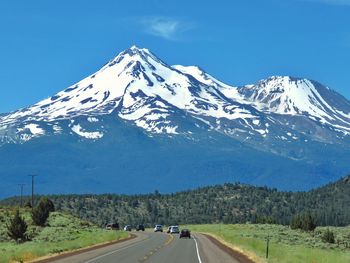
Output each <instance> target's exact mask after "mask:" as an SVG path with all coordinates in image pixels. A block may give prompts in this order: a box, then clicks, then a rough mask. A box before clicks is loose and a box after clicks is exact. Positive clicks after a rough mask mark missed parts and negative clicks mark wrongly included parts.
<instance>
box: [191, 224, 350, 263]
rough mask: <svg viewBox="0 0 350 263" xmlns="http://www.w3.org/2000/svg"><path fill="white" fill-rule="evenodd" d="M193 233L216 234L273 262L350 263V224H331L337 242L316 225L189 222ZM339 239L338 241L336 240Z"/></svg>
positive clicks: (262, 260) (324, 228)
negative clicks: (304, 227) (328, 239)
mask: <svg viewBox="0 0 350 263" xmlns="http://www.w3.org/2000/svg"><path fill="white" fill-rule="evenodd" d="M186 227H188V228H190V229H191V230H192V231H194V232H206V233H210V234H214V235H215V236H217V237H219V238H221V239H223V240H224V241H226V242H228V243H230V244H233V245H234V246H236V247H239V248H241V249H242V250H243V251H246V252H248V253H249V252H252V253H253V254H255V255H256V256H257V257H258V258H260V259H261V260H260V261H261V262H271V263H299V262H300V263H349V262H350V248H346V244H345V242H347V243H348V246H349V245H350V226H348V227H329V229H330V230H332V231H333V232H334V233H335V236H336V243H335V244H329V243H325V242H323V241H322V239H321V236H322V234H323V232H324V231H326V229H327V228H326V227H317V228H316V230H315V231H314V232H302V231H299V230H291V229H290V228H289V227H287V226H280V225H267V224H266V225H253V224H235V225H221V224H217V225H190V226H186ZM267 236H269V237H270V246H269V259H265V254H266V238H267ZM338 241H339V244H337V242H338Z"/></svg>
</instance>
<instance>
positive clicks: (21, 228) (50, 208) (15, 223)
mask: <svg viewBox="0 0 350 263" xmlns="http://www.w3.org/2000/svg"><path fill="white" fill-rule="evenodd" d="M54 211H55V206H54V204H53V202H52V201H51V200H50V199H48V198H47V197H43V198H41V200H40V202H39V204H38V205H37V206H36V207H35V208H33V210H32V214H31V217H32V220H33V223H34V225H37V226H42V227H43V226H45V224H46V221H47V219H48V218H49V215H50V212H54ZM27 228H28V225H27V223H26V221H25V220H24V218H23V217H21V215H20V213H19V210H18V209H17V210H16V212H15V214H14V217H13V218H12V219H11V220H10V222H9V224H8V225H7V235H8V236H9V237H10V238H11V239H13V240H15V241H16V242H18V243H21V242H24V241H27V240H28V236H27V234H26V232H27Z"/></svg>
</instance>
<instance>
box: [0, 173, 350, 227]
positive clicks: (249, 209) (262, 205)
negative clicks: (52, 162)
mask: <svg viewBox="0 0 350 263" xmlns="http://www.w3.org/2000/svg"><path fill="white" fill-rule="evenodd" d="M349 193H350V176H346V177H344V178H342V179H340V180H338V181H337V182H335V183H331V184H328V185H325V186H323V187H320V188H317V189H314V190H311V191H308V192H280V191H277V190H276V189H271V188H267V187H254V186H249V185H245V184H239V183H236V184H224V185H216V186H210V187H204V188H199V189H196V190H190V191H183V192H178V193H174V194H160V193H159V192H157V191H156V192H155V193H152V194H145V195H116V194H103V195H51V196H49V198H50V199H51V200H53V201H54V203H55V206H56V208H57V209H59V210H63V211H69V212H72V213H74V214H76V215H78V216H79V217H81V218H83V219H86V220H90V221H92V222H95V223H97V224H99V225H103V224H105V223H107V222H110V221H117V222H119V223H121V224H134V225H135V224H138V223H144V224H148V225H153V224H154V223H162V224H189V223H190V224H196V223H219V222H223V223H245V222H252V223H255V222H258V223H261V222H275V223H279V224H289V222H290V220H291V218H292V217H293V216H294V215H296V214H298V213H303V212H307V211H310V212H311V213H312V214H313V215H314V216H315V218H316V220H317V224H318V225H334V226H345V225H349V224H350V194H349ZM18 203H19V198H18V197H12V198H8V199H4V200H2V201H1V202H0V204H2V205H18Z"/></svg>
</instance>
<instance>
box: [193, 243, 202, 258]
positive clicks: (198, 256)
mask: <svg viewBox="0 0 350 263" xmlns="http://www.w3.org/2000/svg"><path fill="white" fill-rule="evenodd" d="M193 239H194V242H195V243H196V251H197V258H198V262H199V263H202V260H201V256H200V255H199V249H198V243H197V240H196V238H195V237H193Z"/></svg>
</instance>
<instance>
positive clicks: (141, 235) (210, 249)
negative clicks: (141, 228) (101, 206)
mask: <svg viewBox="0 0 350 263" xmlns="http://www.w3.org/2000/svg"><path fill="white" fill-rule="evenodd" d="M134 234H135V235H136V236H137V237H136V238H134V239H131V240H128V241H125V242H121V243H117V244H114V245H110V246H106V247H103V248H98V249H93V250H90V251H87V252H83V253H80V254H77V255H72V256H67V257H64V258H59V259H56V260H52V261H50V262H54V263H80V262H81V263H83V262H84V263H116V262H118V263H148V262H149V263H177V262H181V263H228V262H230V263H240V262H242V261H238V260H235V259H234V258H233V257H232V255H230V254H228V253H226V252H225V251H224V250H222V249H221V248H219V247H218V246H217V245H215V244H214V243H213V242H211V241H210V240H209V239H208V238H207V237H206V236H204V235H200V234H196V235H195V236H194V237H193V238H191V239H187V238H183V239H180V238H179V235H169V234H165V233H153V232H134Z"/></svg>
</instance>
